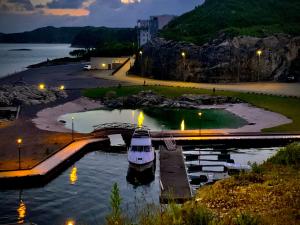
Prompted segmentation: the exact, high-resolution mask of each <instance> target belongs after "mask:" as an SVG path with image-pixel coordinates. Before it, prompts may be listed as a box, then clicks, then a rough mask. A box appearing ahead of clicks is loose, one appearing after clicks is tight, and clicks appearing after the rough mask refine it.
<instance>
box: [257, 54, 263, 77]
mask: <svg viewBox="0 0 300 225" xmlns="http://www.w3.org/2000/svg"><path fill="white" fill-rule="evenodd" d="M256 55H257V56H258V74H257V81H259V76H260V56H261V55H262V50H260V49H259V50H257V51H256Z"/></svg>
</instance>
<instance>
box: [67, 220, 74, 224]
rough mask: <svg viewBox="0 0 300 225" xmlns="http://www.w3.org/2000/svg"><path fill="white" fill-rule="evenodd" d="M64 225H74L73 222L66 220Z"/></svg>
mask: <svg viewBox="0 0 300 225" xmlns="http://www.w3.org/2000/svg"><path fill="white" fill-rule="evenodd" d="M66 225H75V221H74V220H67V222H66Z"/></svg>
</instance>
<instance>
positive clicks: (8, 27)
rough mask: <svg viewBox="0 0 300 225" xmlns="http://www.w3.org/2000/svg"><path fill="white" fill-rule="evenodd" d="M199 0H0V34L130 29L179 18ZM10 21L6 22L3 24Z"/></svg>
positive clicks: (199, 1) (199, 0) (201, 0)
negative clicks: (35, 30) (82, 28)
mask: <svg viewBox="0 0 300 225" xmlns="http://www.w3.org/2000/svg"><path fill="white" fill-rule="evenodd" d="M202 2H203V0H0V32H17V31H24V30H30V29H32V28H37V27H42V26H49V25H51V26H57V27H59V26H108V27H133V26H135V25H136V21H137V20H138V19H146V18H149V16H152V15H160V14H173V15H180V14H182V13H184V12H186V11H189V10H191V9H193V8H194V7H195V6H196V5H199V4H201V3H202ZM7 21H10V23H7Z"/></svg>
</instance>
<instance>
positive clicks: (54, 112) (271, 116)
mask: <svg viewBox="0 0 300 225" xmlns="http://www.w3.org/2000/svg"><path fill="white" fill-rule="evenodd" d="M101 108H103V105H102V104H101V102H99V101H94V100H91V99H88V98H85V97H81V98H78V99H76V100H73V101H69V102H67V103H64V104H61V105H58V106H55V107H52V108H45V109H43V110H41V111H39V112H38V113H37V115H36V117H35V118H34V119H32V122H33V123H34V124H35V126H36V127H37V128H38V129H41V130H47V131H55V132H63V133H69V132H70V130H69V129H67V128H66V127H65V126H64V123H61V122H59V121H58V118H59V117H60V116H62V115H65V114H69V113H76V112H86V111H90V110H94V109H101ZM199 108H200V109H224V110H226V111H228V112H230V113H232V114H234V115H235V116H238V117H240V118H242V119H244V120H246V121H247V122H248V124H246V125H244V126H242V127H239V128H236V129H227V128H221V129H207V132H210V131H218V132H222V133H242V132H261V131H262V130H263V129H266V128H271V127H276V126H280V125H283V124H287V123H291V122H292V120H290V119H288V118H287V117H285V116H283V115H281V114H279V113H275V112H271V111H268V110H265V109H261V108H257V107H254V106H251V105H250V104H248V103H238V104H220V105H213V106H210V105H207V106H205V105H202V106H200V107H199Z"/></svg>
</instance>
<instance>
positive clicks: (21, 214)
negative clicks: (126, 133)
mask: <svg viewBox="0 0 300 225" xmlns="http://www.w3.org/2000/svg"><path fill="white" fill-rule="evenodd" d="M17 212H18V223H19V224H23V223H24V222H25V217H26V205H25V202H24V201H23V200H22V190H21V191H20V193H19V206H18V209H17Z"/></svg>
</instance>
